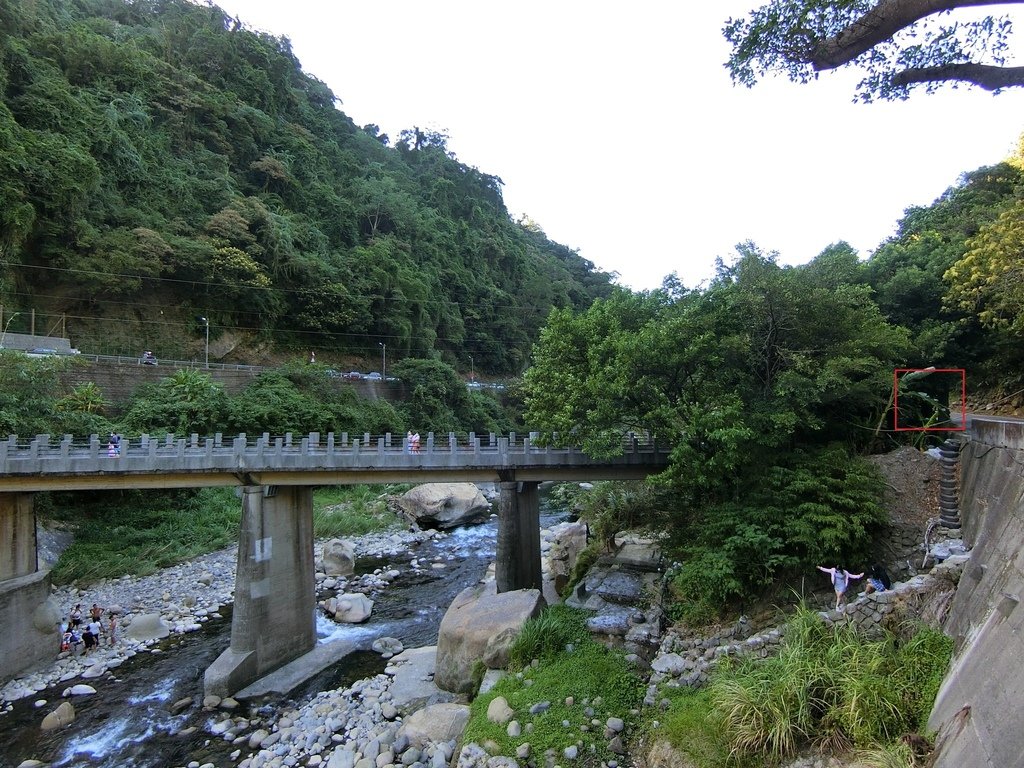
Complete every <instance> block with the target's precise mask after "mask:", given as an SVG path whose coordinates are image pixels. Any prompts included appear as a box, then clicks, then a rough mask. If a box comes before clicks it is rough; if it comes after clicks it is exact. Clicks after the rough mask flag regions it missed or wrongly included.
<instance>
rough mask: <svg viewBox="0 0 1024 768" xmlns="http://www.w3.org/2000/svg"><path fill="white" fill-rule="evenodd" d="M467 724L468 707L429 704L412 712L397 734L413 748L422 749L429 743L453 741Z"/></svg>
mask: <svg viewBox="0 0 1024 768" xmlns="http://www.w3.org/2000/svg"><path fill="white" fill-rule="evenodd" d="M468 722H469V707H468V706H467V705H465V704H431V705H430V706H428V707H424V708H423V709H421V710H418V711H416V712H413V714H412V715H410V716H409V717H408V718H406V720H405V722H404V723H403V724H402V727H401V728H399V729H398V733H399V734H401V735H403V736H405V737H406V738H407V739H408V740H409V744H410V745H411V746H413V747H418V748H420V749H422V748H423V747H424V746H425V745H427V744H429V743H430V742H434V743H436V742H440V741H455V740H457V739H458V738H459V737H460V736H462V732H463V731H464V730H465V729H466V723H468Z"/></svg>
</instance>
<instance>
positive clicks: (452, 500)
mask: <svg viewBox="0 0 1024 768" xmlns="http://www.w3.org/2000/svg"><path fill="white" fill-rule="evenodd" d="M398 506H399V508H400V509H401V510H402V514H403V515H404V516H405V518H406V520H408V521H409V522H410V523H413V524H414V525H416V526H418V527H420V528H440V529H442V530H446V529H449V528H456V527H458V526H460V525H468V524H470V523H474V522H479V521H481V520H482V519H483V518H485V517H487V515H488V514H490V510H491V505H490V504H489V503H488V501H487V499H486V498H484V495H483V494H482V493H481V492H480V490H479V489H478V488H477V487H476V486H475V485H473V484H472V483H426V484H424V485H418V486H416V487H415V488H413V489H412V490H410V491H408V492H406V493H405V494H404V495H402V496H399V497H398Z"/></svg>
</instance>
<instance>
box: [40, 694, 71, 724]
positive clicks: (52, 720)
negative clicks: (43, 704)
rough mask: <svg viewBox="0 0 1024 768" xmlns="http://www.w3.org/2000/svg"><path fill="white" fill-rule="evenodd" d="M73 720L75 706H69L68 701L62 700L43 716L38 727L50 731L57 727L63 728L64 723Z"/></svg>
mask: <svg viewBox="0 0 1024 768" xmlns="http://www.w3.org/2000/svg"><path fill="white" fill-rule="evenodd" d="M74 720H75V708H74V707H73V706H71V702H70V701H63V702H61V703H60V705H59V706H58V707H57V708H56V709H55V710H53V711H52V712H51V713H50V714H48V715H47V716H46V717H44V718H43V722H42V725H40V726H39V727H40V728H41V729H42V730H44V731H52V730H55V729H57V728H63V727H64V726H65V725H68V724H69V723H73V722H74Z"/></svg>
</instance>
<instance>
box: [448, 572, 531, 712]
mask: <svg viewBox="0 0 1024 768" xmlns="http://www.w3.org/2000/svg"><path fill="white" fill-rule="evenodd" d="M494 590H495V586H494V583H493V582H491V583H489V584H487V585H484V586H482V587H469V588H468V589H464V590H462V592H460V593H459V594H458V596H457V597H456V598H455V600H454V601H453V602H452V604H451V606H450V607H449V608H448V610H447V612H446V613H445V615H444V618H443V619H442V620H441V627H440V629H439V630H438V637H437V667H436V671H435V677H434V683H435V684H436V685H437V687H438V688H440V689H441V690H444V691H452V692H453V693H472V692H473V665H474V664H476V662H478V661H482V662H483V663H484V664H485V665H486V666H487V667H489V668H490V669H500V668H503V667H505V666H507V665H508V649H509V648H510V647H511V645H512V642H513V641H514V640H515V638H516V637H517V636H518V635H519V632H520V631H521V630H522V628H523V624H524V623H525V622H526V620H527V619H531V618H533V617H535V616H537V615H539V614H540V611H541V608H542V607H543V606H544V598H543V597H542V596H541V593H540V591H539V590H536V589H517V590H513V591H511V592H502V593H501V594H495V592H494Z"/></svg>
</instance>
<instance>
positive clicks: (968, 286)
mask: <svg viewBox="0 0 1024 768" xmlns="http://www.w3.org/2000/svg"><path fill="white" fill-rule="evenodd" d="M967 247H968V251H967V253H966V254H965V255H964V257H963V258H962V259H960V261H958V262H957V263H956V264H954V265H953V266H952V267H950V268H949V270H948V271H947V272H946V274H945V279H946V281H947V282H948V283H950V293H949V296H948V301H949V303H950V304H952V305H954V306H957V307H959V308H960V309H963V310H966V311H968V312H971V313H976V314H977V317H978V319H979V320H980V321H981V323H982V324H983V325H985V326H988V327H995V328H998V327H1001V328H1005V329H1007V330H1009V331H1010V332H1011V333H1013V334H1015V335H1016V336H1018V337H1024V255H1022V253H1024V200H1017V201H1016V203H1015V205H1014V206H1013V207H1012V208H1010V209H1008V210H1006V211H1004V212H1003V214H1002V215H1000V217H999V218H998V219H997V220H996V221H994V222H992V223H991V224H989V225H987V226H986V227H984V228H983V229H982V230H981V232H979V233H978V234H977V235H976V236H975V237H973V238H972V239H971V240H969V241H968V243H967Z"/></svg>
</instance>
